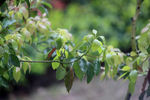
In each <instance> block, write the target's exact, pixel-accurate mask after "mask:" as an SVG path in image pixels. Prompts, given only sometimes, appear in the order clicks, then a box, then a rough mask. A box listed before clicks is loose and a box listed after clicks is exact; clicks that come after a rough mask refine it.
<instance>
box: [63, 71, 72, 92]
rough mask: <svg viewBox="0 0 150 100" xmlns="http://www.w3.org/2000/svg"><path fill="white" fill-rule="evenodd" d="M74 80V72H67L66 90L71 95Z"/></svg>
mask: <svg viewBox="0 0 150 100" xmlns="http://www.w3.org/2000/svg"><path fill="white" fill-rule="evenodd" d="M73 80H74V74H73V70H72V69H70V70H69V71H68V72H67V74H66V76H65V79H64V81H65V86H66V89H67V91H68V93H69V91H70V89H71V88H72V85H73Z"/></svg>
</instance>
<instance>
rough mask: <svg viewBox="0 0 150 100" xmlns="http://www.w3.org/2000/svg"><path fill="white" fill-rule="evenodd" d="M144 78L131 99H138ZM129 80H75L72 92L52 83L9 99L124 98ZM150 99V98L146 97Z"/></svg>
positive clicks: (69, 99)
mask: <svg viewBox="0 0 150 100" xmlns="http://www.w3.org/2000/svg"><path fill="white" fill-rule="evenodd" d="M142 82H143V78H142V77H140V78H139V79H138V81H137V84H136V88H135V93H134V95H133V96H132V98H131V100H138V96H139V94H140V89H141V87H142ZM127 85H128V81H122V80H120V81H117V82H115V81H113V80H104V81H101V80H99V78H97V77H96V78H95V79H94V80H93V81H92V82H91V83H90V84H87V83H86V81H83V82H80V81H79V80H75V82H74V84H73V88H72V90H71V92H70V93H69V94H68V93H67V92H66V89H65V86H64V84H63V83H60V84H55V85H52V86H50V87H48V88H40V87H39V88H38V89H37V90H35V91H34V92H33V93H32V94H31V95H30V96H26V95H24V96H23V95H22V96H17V97H15V96H14V95H13V94H10V95H9V98H10V99H9V100H124V97H125V94H126V91H127V87H128V86H127ZM144 100H150V98H147V99H144Z"/></svg>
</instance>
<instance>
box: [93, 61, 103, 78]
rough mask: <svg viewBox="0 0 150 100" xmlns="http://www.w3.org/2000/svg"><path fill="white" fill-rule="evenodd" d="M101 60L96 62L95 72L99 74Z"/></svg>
mask: <svg viewBox="0 0 150 100" xmlns="http://www.w3.org/2000/svg"><path fill="white" fill-rule="evenodd" d="M100 67H101V65H100V61H98V60H96V61H95V63H94V73H95V75H98V74H99V72H100Z"/></svg>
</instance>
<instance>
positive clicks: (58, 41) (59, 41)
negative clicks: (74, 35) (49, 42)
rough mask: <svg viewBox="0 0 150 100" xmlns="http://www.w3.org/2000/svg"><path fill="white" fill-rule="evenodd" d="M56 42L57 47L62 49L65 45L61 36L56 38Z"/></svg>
mask: <svg viewBox="0 0 150 100" xmlns="http://www.w3.org/2000/svg"><path fill="white" fill-rule="evenodd" d="M56 44H57V49H60V48H61V47H62V45H63V41H62V39H61V38H58V39H57V40H56Z"/></svg>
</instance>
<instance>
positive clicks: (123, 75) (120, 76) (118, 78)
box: [118, 72, 129, 80]
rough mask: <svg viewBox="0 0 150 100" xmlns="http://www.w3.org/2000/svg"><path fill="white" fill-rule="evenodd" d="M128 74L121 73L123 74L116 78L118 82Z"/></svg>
mask: <svg viewBox="0 0 150 100" xmlns="http://www.w3.org/2000/svg"><path fill="white" fill-rule="evenodd" d="M128 73H129V72H125V73H123V74H122V75H121V76H120V77H119V78H118V80H120V79H121V78H123V77H124V76H126V75H127V74H128Z"/></svg>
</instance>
